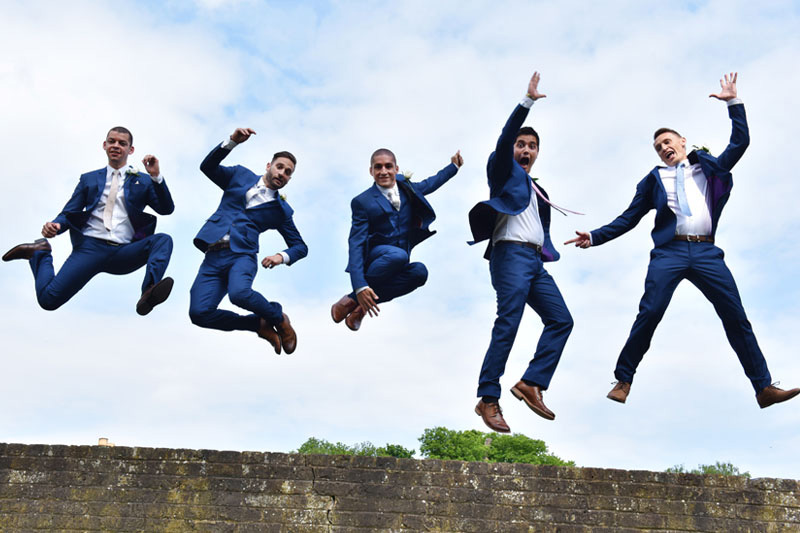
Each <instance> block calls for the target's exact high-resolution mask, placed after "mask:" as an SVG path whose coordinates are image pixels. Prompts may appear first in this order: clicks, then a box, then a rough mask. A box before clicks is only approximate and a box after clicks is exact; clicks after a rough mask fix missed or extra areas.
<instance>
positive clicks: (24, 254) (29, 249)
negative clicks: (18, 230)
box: [3, 239, 53, 261]
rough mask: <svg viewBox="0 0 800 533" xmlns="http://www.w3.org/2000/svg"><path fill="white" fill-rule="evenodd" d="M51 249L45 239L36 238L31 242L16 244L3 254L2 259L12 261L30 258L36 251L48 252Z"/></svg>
mask: <svg viewBox="0 0 800 533" xmlns="http://www.w3.org/2000/svg"><path fill="white" fill-rule="evenodd" d="M52 250H53V249H52V248H51V247H50V243H49V242H47V239H36V240H35V241H33V242H26V243H25V244H18V245H16V246H15V247H13V248H12V249H10V250H9V251H7V252H6V253H5V255H4V256H3V261H13V260H14V259H30V258H31V257H33V254H35V253H36V252H50V251H52Z"/></svg>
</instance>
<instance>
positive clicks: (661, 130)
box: [653, 128, 683, 141]
mask: <svg viewBox="0 0 800 533" xmlns="http://www.w3.org/2000/svg"><path fill="white" fill-rule="evenodd" d="M664 133H674V134H675V135H677V136H678V137H680V138H683V135H681V134H680V133H678V132H677V131H675V130H673V129H672V128H658V129H657V130H656V132H655V133H654V134H653V140H654V141H655V140H656V139H658V136H659V135H662V134H664Z"/></svg>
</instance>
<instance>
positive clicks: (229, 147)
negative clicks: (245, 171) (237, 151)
mask: <svg viewBox="0 0 800 533" xmlns="http://www.w3.org/2000/svg"><path fill="white" fill-rule="evenodd" d="M221 144H222V146H221V148H225V149H226V150H233V148H234V147H235V146H236V145H237V144H239V143H237V142H236V141H234V140H233V139H231V138H230V137H228V138H227V139H225V140H224V141H222V143H221Z"/></svg>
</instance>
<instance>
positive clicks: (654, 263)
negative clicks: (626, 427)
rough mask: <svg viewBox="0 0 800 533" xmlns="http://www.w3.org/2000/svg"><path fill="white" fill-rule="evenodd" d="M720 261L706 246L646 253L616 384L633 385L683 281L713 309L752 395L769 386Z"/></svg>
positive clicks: (676, 244)
mask: <svg viewBox="0 0 800 533" xmlns="http://www.w3.org/2000/svg"><path fill="white" fill-rule="evenodd" d="M724 258H725V253H724V252H723V251H722V250H721V249H720V248H717V247H716V246H714V244H713V243H709V242H697V243H694V242H692V243H690V242H683V241H670V242H668V243H667V244H665V245H663V246H659V247H658V248H654V249H653V250H652V251H651V252H650V266H649V267H648V269H647V277H646V279H645V282H644V295H643V296H642V300H641V302H640V303H639V314H638V315H637V316H636V320H635V321H634V323H633V327H632V328H631V333H630V335H629V337H628V340H627V342H626V343H625V346H624V347H623V348H622V353H620V355H619V359H618V360H617V367H616V369H615V370H614V375H615V376H616V378H617V379H618V380H619V381H626V382H628V383H632V382H633V375H634V373H635V372H636V367H637V366H639V363H640V362H641V360H642V357H644V354H645V352H646V351H647V349H648V348H649V347H650V340H651V339H652V337H653V332H654V331H655V329H656V326H657V325H658V323H659V322H660V321H661V318H662V317H663V316H664V312H665V311H666V309H667V305H668V304H669V301H670V299H671V298H672V294H673V293H674V292H675V288H676V287H677V286H678V283H680V282H681V280H684V279H688V280H689V281H691V282H692V283H693V284H694V285H695V286H696V287H697V288H698V289H700V292H702V293H703V295H704V296H705V297H706V298H708V300H709V301H710V302H711V303H712V304H713V306H714V310H715V311H716V312H717V315H718V316H719V317H720V319H721V320H722V326H723V327H724V328H725V335H727V337H728V342H730V344H731V347H732V348H733V351H734V352H736V355H737V356H738V357H739V362H740V363H741V364H742V367H743V368H744V372H745V374H746V375H747V377H748V378H749V379H750V381H751V383H752V384H753V388H754V389H755V391H756V394H758V393H759V392H761V390H762V389H763V388H764V387H766V386H768V385H770V383H772V378H771V376H770V374H769V370H768V369H767V362H766V360H765V359H764V355H763V354H762V353H761V349H760V348H759V347H758V342H756V337H755V335H754V334H753V329H752V327H751V326H750V322H749V321H748V320H747V316H746V315H745V312H744V308H743V307H742V300H741V298H740V297H739V290H738V289H737V288H736V282H735V281H734V280H733V275H731V272H730V270H728V267H727V266H726V265H725V260H724Z"/></svg>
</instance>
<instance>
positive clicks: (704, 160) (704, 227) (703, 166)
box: [565, 73, 800, 409]
mask: <svg viewBox="0 0 800 533" xmlns="http://www.w3.org/2000/svg"><path fill="white" fill-rule="evenodd" d="M736 79H737V74H736V73H731V74H730V75H725V77H724V79H723V80H720V86H721V87H722V90H721V92H719V93H717V94H711V95H709V96H710V97H713V98H717V99H718V100H723V101H725V102H727V105H728V115H729V116H730V118H731V121H732V123H733V127H732V132H731V138H730V143H729V144H728V146H727V147H726V148H725V150H724V151H723V152H722V153H721V154H720V155H719V157H714V156H712V155H710V154H708V153H707V152H706V151H704V150H695V151H692V152H691V153H689V154H687V153H686V139H685V138H683V137H681V136H680V134H678V132H676V131H675V130H672V129H669V128H660V129H658V130H656V132H655V135H654V136H653V138H654V141H653V147H654V148H655V150H656V153H657V154H658V157H659V158H660V159H661V161H662V162H663V163H664V165H665V166H657V167H655V168H654V169H653V170H652V171H650V173H649V174H648V175H647V176H645V178H644V179H643V180H642V181H640V182H639V184H638V185H637V186H636V194H635V195H634V197H633V201H632V202H631V204H630V206H628V208H627V209H626V210H625V211H624V212H623V213H622V214H621V215H620V216H618V217H617V218H616V219H614V220H613V221H612V222H611V223H610V224H607V225H605V226H603V227H601V228H599V229H596V230H594V231H592V232H591V233H589V232H582V231H577V232H576V233H577V235H578V236H577V237H576V238H574V239H572V240H569V241H567V242H566V243H565V244H571V243H575V246H578V247H580V248H584V249H585V248H589V247H590V246H599V245H601V244H603V243H605V242H607V241H610V240H611V239H614V238H616V237H619V236H620V235H622V234H623V233H625V232H627V231H629V230H631V229H633V227H634V226H636V224H638V222H639V220H641V218H642V217H643V216H644V215H645V214H646V213H647V212H649V211H650V210H651V209H655V210H656V218H655V227H654V228H653V231H652V236H653V242H654V244H655V247H654V248H653V250H652V251H651V252H650V266H649V267H648V269H647V277H646V279H645V291H644V296H642V300H641V302H640V303H639V314H638V315H637V316H636V320H635V321H634V323H633V328H632V329H631V333H630V335H629V337H628V340H627V342H626V343H625V346H624V347H623V348H622V352H621V353H620V356H619V359H618V360H617V367H616V370H615V371H614V375H615V376H616V378H617V383H616V384H615V386H614V388H613V389H611V392H609V393H608V398H609V399H611V400H614V401H616V402H620V403H625V400H626V399H627V398H628V394H629V393H630V389H631V383H632V382H633V375H634V373H635V372H636V368H637V366H639V363H640V362H641V360H642V357H644V354H645V352H646V351H647V349H648V348H649V347H650V339H651V338H652V336H653V332H654V331H655V329H656V326H657V325H658V323H659V322H660V321H661V318H662V317H663V316H664V312H665V311H666V309H667V305H668V304H669V301H670V299H671V298H672V294H673V292H674V291H675V288H676V287H677V286H678V283H680V282H681V281H682V280H684V279H688V280H689V281H691V282H692V283H693V284H694V285H695V286H696V287H697V288H698V289H700V291H701V292H702V293H703V295H704V296H705V297H706V298H708V299H709V301H711V303H712V304H713V305H714V309H715V310H716V312H717V315H719V317H720V319H721V320H722V325H723V327H724V328H725V334H726V335H727V337H728V341H729V342H730V344H731V347H732V348H733V350H734V351H735V352H736V355H737V356H738V357H739V362H740V363H741V364H742V367H743V368H744V371H745V374H746V375H747V377H748V378H749V379H750V382H751V383H752V385H753V388H754V389H755V393H756V400H757V402H758V405H759V406H760V407H761V408H762V409H763V408H765V407H769V406H770V405H772V404H774V403H778V402H783V401H786V400H789V399H791V398H793V397H795V396H797V394H798V393H800V389H792V390H789V391H785V390H781V389H779V388H777V387H775V386H774V385H772V378H771V377H770V373H769V370H768V369H767V362H766V360H765V359H764V355H763V354H762V353H761V349H760V348H759V347H758V343H757V342H756V337H755V335H754V334H753V330H752V328H751V326H750V322H749V321H748V320H747V316H746V315H745V312H744V308H743V307H742V301H741V298H740V297H739V291H738V289H737V288H736V283H735V282H734V280H733V276H732V275H731V273H730V271H729V270H728V267H727V266H726V265H725V261H724V259H723V258H724V253H723V251H722V250H721V249H720V248H718V247H716V246H715V245H714V235H715V233H716V231H717V224H718V222H719V217H720V214H721V213H722V208H723V207H724V206H725V203H726V202H727V201H728V197H729V196H730V192H731V189H732V188H733V178H732V176H731V173H730V171H731V169H732V168H733V166H734V165H735V164H736V163H737V162H738V161H739V159H740V158H741V157H742V155H743V154H744V151H745V149H746V148H747V146H748V144H749V143H750V136H749V132H748V128H747V117H746V116H745V111H744V104H742V101H741V100H740V99H739V98H737V92H736Z"/></svg>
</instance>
